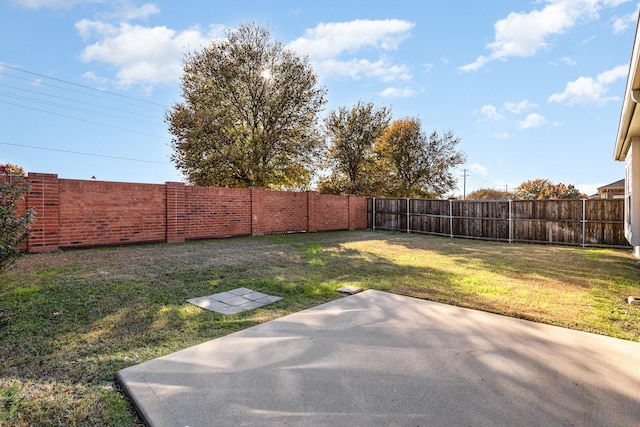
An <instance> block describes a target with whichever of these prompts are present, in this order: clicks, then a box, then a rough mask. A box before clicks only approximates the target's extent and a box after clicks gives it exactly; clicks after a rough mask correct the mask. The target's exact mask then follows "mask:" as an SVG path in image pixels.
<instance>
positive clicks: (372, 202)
mask: <svg viewBox="0 0 640 427" xmlns="http://www.w3.org/2000/svg"><path fill="white" fill-rule="evenodd" d="M371 205H372V211H373V214H372V215H371V227H372V228H373V230H375V229H376V198H375V197H373V198H372V199H371Z"/></svg>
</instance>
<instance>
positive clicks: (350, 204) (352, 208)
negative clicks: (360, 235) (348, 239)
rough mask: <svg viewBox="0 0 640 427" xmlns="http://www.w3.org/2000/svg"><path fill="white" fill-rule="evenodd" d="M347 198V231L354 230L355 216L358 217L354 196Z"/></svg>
mask: <svg viewBox="0 0 640 427" xmlns="http://www.w3.org/2000/svg"><path fill="white" fill-rule="evenodd" d="M347 197H348V198H349V199H348V200H347V216H348V218H349V230H355V229H356V224H357V220H356V216H357V215H358V212H357V211H356V196H354V195H351V194H350V195H349V196H347Z"/></svg>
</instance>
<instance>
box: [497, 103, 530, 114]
mask: <svg viewBox="0 0 640 427" xmlns="http://www.w3.org/2000/svg"><path fill="white" fill-rule="evenodd" d="M534 107H537V105H536V104H532V103H531V102H529V100H528V99H525V100H522V101H520V102H505V103H504V108H505V109H506V110H507V111H508V112H510V113H513V114H521V113H522V112H523V111H526V110H529V109H531V108H534Z"/></svg>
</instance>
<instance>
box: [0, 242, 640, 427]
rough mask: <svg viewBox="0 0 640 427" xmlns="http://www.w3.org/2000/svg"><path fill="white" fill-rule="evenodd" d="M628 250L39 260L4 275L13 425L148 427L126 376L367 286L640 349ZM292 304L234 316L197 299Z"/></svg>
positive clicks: (443, 247)
mask: <svg viewBox="0 0 640 427" xmlns="http://www.w3.org/2000/svg"><path fill="white" fill-rule="evenodd" d="M639 273H640V267H639V266H638V263H637V261H636V260H635V259H634V258H633V257H632V255H631V254H630V252H629V251H627V250H613V249H582V248H573V247H558V246H539V245H519V244H513V245H508V244H503V243H495V242H481V241H471V240H452V239H448V238H441V237H433V236H420V235H406V234H398V233H384V232H372V231H360V232H343V233H318V234H301V235H276V236H266V237H260V238H238V239H226V240H213V241H200V242H190V243H185V244H174V245H148V246H131V247H122V248H109V249H90V250H75V251H60V252H56V253H48V254H32V255H28V256H25V257H22V258H21V259H19V260H18V261H17V262H16V263H15V264H14V265H13V266H12V267H11V268H10V269H9V270H7V271H5V272H4V273H2V274H0V373H1V375H0V425H17V426H30V425H44V426H46V425H109V426H131V425H136V424H140V420H139V419H138V418H137V416H136V414H135V412H134V411H133V409H132V408H131V406H130V404H129V402H128V401H127V399H126V398H125V397H124V395H123V394H122V393H121V391H120V390H119V389H118V385H117V384H116V383H115V381H114V376H115V374H116V372H117V371H118V370H120V369H123V368H125V367H128V366H131V365H135V364H137V363H140V362H143V361H146V360H150V359H153V358H156V357H159V356H162V355H164V354H168V353H171V352H174V351H177V350H180V349H183V348H186V347H189V346H192V345H195V344H198V343H201V342H204V341H207V340H211V339H214V338H216V337H220V336H223V335H227V334H229V333H232V332H235V331H238V330H241V329H245V328H248V327H250V326H253V325H256V324H259V323H262V322H266V321H268V320H271V319H275V318H278V317H281V316H284V315H286V314H289V313H293V312H296V311H299V310H303V309H305V308H309V307H312V306H315V305H318V304H321V303H324V302H327V301H330V300H332V299H336V298H340V297H341V296H340V295H339V294H337V293H336V292H335V289H336V288H338V287H340V286H344V285H356V286H362V287H364V288H369V289H379V290H385V291H390V292H395V293H399V294H404V295H409V296H414V297H418V298H425V299H430V300H434V301H439V302H444V303H448V304H455V305H459V306H463V307H470V308H476V309H480V310H485V311H490V312H495V313H501V314H505V315H509V316H514V317H519V318H523V319H530V320H534V321H538V322H544V323H549V324H553V325H559V326H564V327H569V328H574V329H579V330H584V331H589V332H595V333H599V334H605V335H610V336H614V337H618V338H623V339H629V340H634V341H638V340H640V308H639V306H636V305H628V304H627V303H626V298H627V297H628V296H629V295H640V275H639ZM240 286H244V287H248V288H252V289H256V290H258V291H261V292H265V293H268V294H271V295H277V296H281V297H283V300H281V301H279V302H277V303H275V304H272V305H269V306H266V307H263V308H261V309H257V310H253V311H250V312H245V313H240V314H237V315H233V316H222V315H219V314H216V313H211V312H207V311H204V310H202V309H199V308H197V307H194V306H192V305H190V304H188V303H186V302H185V300H186V299H187V298H192V297H197V296H203V295H209V294H212V293H215V292H222V291H225V290H230V289H233V288H236V287H240Z"/></svg>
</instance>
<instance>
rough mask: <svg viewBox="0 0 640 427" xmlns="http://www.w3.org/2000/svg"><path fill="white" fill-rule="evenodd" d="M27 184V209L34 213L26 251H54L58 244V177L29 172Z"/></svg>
mask: <svg viewBox="0 0 640 427" xmlns="http://www.w3.org/2000/svg"><path fill="white" fill-rule="evenodd" d="M27 182H28V183H29V187H30V188H31V191H29V193H27V209H33V210H34V211H35V215H34V221H33V222H32V223H31V232H30V234H29V238H28V239H27V251H28V252H47V251H56V250H58V248H59V244H60V225H59V217H60V198H59V192H60V190H59V184H58V175H57V174H50V173H33V172H29V175H27Z"/></svg>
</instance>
